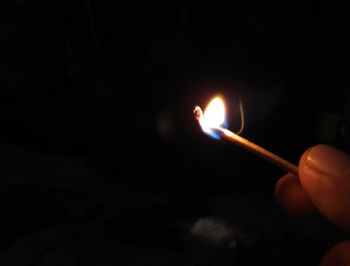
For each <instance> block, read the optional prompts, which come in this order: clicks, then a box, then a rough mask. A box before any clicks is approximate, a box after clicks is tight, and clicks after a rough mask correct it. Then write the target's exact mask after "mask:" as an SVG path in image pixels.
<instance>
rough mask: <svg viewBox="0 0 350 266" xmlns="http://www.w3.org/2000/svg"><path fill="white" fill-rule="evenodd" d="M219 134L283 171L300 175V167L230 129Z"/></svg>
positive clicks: (219, 129)
mask: <svg viewBox="0 0 350 266" xmlns="http://www.w3.org/2000/svg"><path fill="white" fill-rule="evenodd" d="M217 130H218V131H219V132H221V135H222V136H223V137H224V138H225V139H227V140H229V141H231V142H234V143H235V144H237V145H239V146H240V147H242V148H244V149H246V150H248V151H250V152H252V153H254V154H256V155H258V156H259V157H261V158H263V159H265V160H266V161H268V162H270V163H272V164H274V165H276V166H278V167H280V168H282V169H283V170H286V171H287V172H290V173H292V174H295V175H298V167H297V166H296V165H294V164H292V163H290V162H288V161H287V160H285V159H283V158H281V157H279V156H277V155H276V154H274V153H272V152H270V151H268V150H266V149H264V148H262V147H260V146H259V145H256V144H255V143H253V142H250V141H249V140H247V139H245V138H242V137H241V136H238V135H237V134H235V133H233V132H231V131H230V130H228V129H225V128H218V129H217Z"/></svg>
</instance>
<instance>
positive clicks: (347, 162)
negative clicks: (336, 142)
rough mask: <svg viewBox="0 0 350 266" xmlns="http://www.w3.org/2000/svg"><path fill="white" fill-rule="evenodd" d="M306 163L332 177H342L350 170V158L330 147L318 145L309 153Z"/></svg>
mask: <svg viewBox="0 0 350 266" xmlns="http://www.w3.org/2000/svg"><path fill="white" fill-rule="evenodd" d="M305 163H306V165H307V166H309V167H311V168H313V169H314V170H316V171H318V172H321V173H323V174H326V175H330V176H341V175H343V174H344V173H345V172H346V171H349V170H350V156H349V155H348V154H346V153H345V152H343V151H340V150H338V149H336V148H334V147H331V146H328V145H324V144H321V145H317V146H315V147H313V148H311V149H309V150H308V151H307V154H306V160H305Z"/></svg>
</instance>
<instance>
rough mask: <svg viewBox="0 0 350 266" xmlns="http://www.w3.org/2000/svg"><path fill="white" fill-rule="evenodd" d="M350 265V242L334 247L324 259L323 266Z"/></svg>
mask: <svg viewBox="0 0 350 266" xmlns="http://www.w3.org/2000/svg"><path fill="white" fill-rule="evenodd" d="M345 265H350V241H343V242H341V243H339V244H337V245H336V246H335V247H333V248H332V249H331V250H330V251H328V253H327V254H326V255H325V256H324V257H323V259H322V262H321V266H345Z"/></svg>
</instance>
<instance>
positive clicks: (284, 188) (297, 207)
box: [275, 173, 316, 216]
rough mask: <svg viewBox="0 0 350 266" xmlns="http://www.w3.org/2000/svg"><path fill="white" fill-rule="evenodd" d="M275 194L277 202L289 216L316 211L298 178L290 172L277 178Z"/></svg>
mask: <svg viewBox="0 0 350 266" xmlns="http://www.w3.org/2000/svg"><path fill="white" fill-rule="evenodd" d="M275 196H276V199H277V201H278V202H279V204H280V205H281V206H282V207H283V208H284V209H285V211H286V212H287V213H288V214H289V215H291V216H302V215H306V214H308V213H312V212H316V207H315V206H314V204H313V203H312V201H311V200H310V198H309V196H308V195H307V194H306V192H305V191H304V189H303V187H302V186H301V183H300V181H299V178H298V177H297V176H295V175H293V174H291V173H288V174H286V175H285V176H283V177H282V178H281V179H280V180H278V182H277V184H276V187H275Z"/></svg>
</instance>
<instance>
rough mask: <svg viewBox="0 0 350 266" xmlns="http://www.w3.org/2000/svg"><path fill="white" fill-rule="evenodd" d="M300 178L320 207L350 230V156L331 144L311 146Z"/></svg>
mask: <svg viewBox="0 0 350 266" xmlns="http://www.w3.org/2000/svg"><path fill="white" fill-rule="evenodd" d="M299 178H300V182H301V184H302V186H303V188H304V190H305V191H306V193H307V194H308V195H309V197H310V199H311V200H312V202H313V203H314V204H315V206H316V207H317V208H318V209H319V211H320V212H321V213H322V214H323V215H324V216H325V217H326V218H327V219H328V220H330V221H331V222H332V223H334V224H335V225H337V226H338V227H339V228H341V229H343V230H345V231H347V232H350V208H349V202H350V156H349V155H348V154H346V153H344V152H342V151H340V150H338V149H336V148H334V147H332V146H328V145H323V144H321V145H317V146H315V147H312V148H310V149H308V150H307V151H306V152H305V153H304V154H303V156H302V157H301V159H300V163H299Z"/></svg>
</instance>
